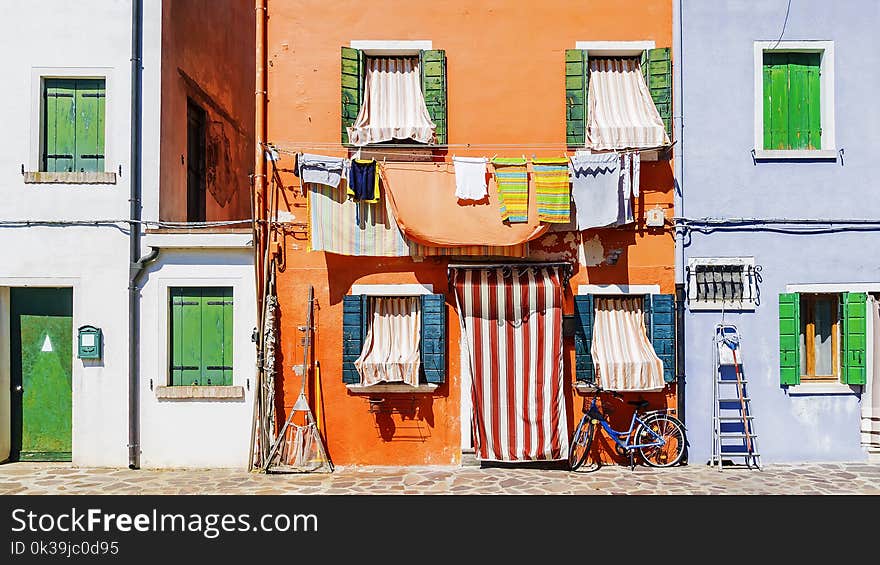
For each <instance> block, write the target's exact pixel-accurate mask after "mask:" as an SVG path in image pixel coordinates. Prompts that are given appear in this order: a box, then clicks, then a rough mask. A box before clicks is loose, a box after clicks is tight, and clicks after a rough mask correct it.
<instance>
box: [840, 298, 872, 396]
mask: <svg viewBox="0 0 880 565" xmlns="http://www.w3.org/2000/svg"><path fill="white" fill-rule="evenodd" d="M867 301H868V295H867V294H865V293H864V292H844V293H843V363H842V365H843V367H842V369H843V371H842V373H843V375H842V378H841V382H843V384H848V385H863V384H865V383H866V365H865V358H866V353H867V351H866V350H867V339H866V331H867V330H866V327H867V326H866V317H867Z"/></svg>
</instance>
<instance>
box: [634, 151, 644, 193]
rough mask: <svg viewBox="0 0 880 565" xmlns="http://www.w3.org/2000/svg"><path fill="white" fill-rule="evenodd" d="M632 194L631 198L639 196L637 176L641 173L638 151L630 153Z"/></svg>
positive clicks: (640, 157)
mask: <svg viewBox="0 0 880 565" xmlns="http://www.w3.org/2000/svg"><path fill="white" fill-rule="evenodd" d="M632 159H633V161H632V167H633V172H632V175H633V176H632V195H633V198H638V197H639V177H640V176H641V173H642V156H641V154H640V153H639V152H638V151H634V152H633V154H632Z"/></svg>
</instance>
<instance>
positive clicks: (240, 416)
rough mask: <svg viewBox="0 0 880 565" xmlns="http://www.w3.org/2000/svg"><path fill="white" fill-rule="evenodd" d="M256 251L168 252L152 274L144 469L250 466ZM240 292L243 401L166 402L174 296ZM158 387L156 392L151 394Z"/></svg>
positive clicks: (236, 318)
mask: <svg viewBox="0 0 880 565" xmlns="http://www.w3.org/2000/svg"><path fill="white" fill-rule="evenodd" d="M252 257H253V250H252V249H250V248H239V249H217V250H204V249H200V250H194V249H167V250H163V252H162V254H161V255H160V256H159V260H158V261H157V263H156V264H155V265H154V266H153V267H151V268H150V269H149V272H148V273H147V275H146V280H145V283H144V284H143V292H142V302H141V389H140V390H141V393H140V394H141V465H142V467H145V468H148V467H237V468H245V467H246V466H247V461H248V446H249V443H250V426H251V419H252V415H253V398H254V377H255V368H254V359H255V358H256V346H255V344H254V343H253V342H252V341H251V333H252V331H253V329H254V327H255V326H256V306H255V299H254V271H253V260H252ZM172 286H231V287H232V288H233V291H232V292H233V328H234V330H233V345H232V352H233V353H232V358H233V382H232V384H233V385H235V386H242V387H245V396H244V398H243V399H238V400H222V401H221V400H194V399H193V400H191V399H186V400H159V399H157V398H156V390H155V389H156V387H157V386H161V385H166V384H168V380H169V375H168V365H169V362H168V355H169V351H168V331H169V326H168V323H169V322H168V314H167V313H168V288H169V287H172ZM150 379H152V381H153V390H150Z"/></svg>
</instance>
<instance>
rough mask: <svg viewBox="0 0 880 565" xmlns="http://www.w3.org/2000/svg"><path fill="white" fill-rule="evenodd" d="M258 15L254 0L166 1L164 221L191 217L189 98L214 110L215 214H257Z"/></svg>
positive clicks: (210, 142)
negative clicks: (253, 185) (253, 182)
mask: <svg viewBox="0 0 880 565" xmlns="http://www.w3.org/2000/svg"><path fill="white" fill-rule="evenodd" d="M254 18H255V14H254V4H253V1H252V0H163V1H162V111H161V114H162V117H161V139H162V146H161V148H160V175H161V176H160V179H161V180H160V188H159V190H160V197H159V218H160V219H161V220H166V221H177V222H184V221H186V220H187V218H186V210H187V208H186V197H187V193H186V179H187V174H186V171H187V169H186V167H187V165H186V153H187V145H186V143H187V141H186V140H187V97H191V98H192V99H193V100H194V101H195V102H196V103H197V104H198V105H199V106H201V107H202V108H203V109H204V110H205V112H206V114H207V125H206V128H205V129H206V148H205V152H206V161H207V163H206V165H207V166H206V175H205V176H206V185H207V186H206V188H207V195H206V198H205V201H206V202H205V216H206V219H207V221H219V220H242V219H247V218H249V217H250V215H251V210H250V200H249V194H250V177H249V175H250V174H251V173H252V172H253V169H254V160H253V155H254V119H255V118H254V88H253V85H254V73H255V68H256V66H255V65H256V63H255V59H254V51H255V38H254ZM241 227H248V226H241Z"/></svg>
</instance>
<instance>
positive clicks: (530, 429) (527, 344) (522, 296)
mask: <svg viewBox="0 0 880 565" xmlns="http://www.w3.org/2000/svg"><path fill="white" fill-rule="evenodd" d="M452 284H453V286H454V288H455V298H456V303H457V305H458V313H459V319H460V320H461V325H462V335H463V336H464V338H465V339H464V340H463V342H464V343H466V345H467V348H468V357H469V359H470V364H471V375H472V377H473V378H472V387H471V392H472V399H473V404H472V405H473V426H474V443H475V450H476V455H477V457H478V458H479V459H481V460H484V461H536V460H556V459H565V458H566V457H567V456H568V426H567V422H568V419H567V418H566V411H565V396H564V394H563V373H562V285H561V283H560V273H559V269H558V268H556V267H523V268H517V267H513V268H501V267H499V268H488V269H479V270H474V269H454V270H453V273H452Z"/></svg>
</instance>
